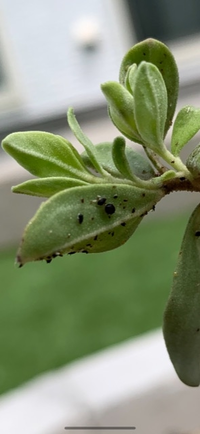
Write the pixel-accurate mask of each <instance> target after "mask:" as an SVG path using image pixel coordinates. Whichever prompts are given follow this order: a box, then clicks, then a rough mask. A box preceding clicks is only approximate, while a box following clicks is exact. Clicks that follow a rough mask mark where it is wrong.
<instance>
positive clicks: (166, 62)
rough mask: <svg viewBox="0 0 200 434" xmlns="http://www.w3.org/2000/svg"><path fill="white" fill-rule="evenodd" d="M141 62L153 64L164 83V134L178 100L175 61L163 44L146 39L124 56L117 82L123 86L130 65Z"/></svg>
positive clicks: (177, 79) (177, 77)
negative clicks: (165, 90) (165, 109)
mask: <svg viewBox="0 0 200 434" xmlns="http://www.w3.org/2000/svg"><path fill="white" fill-rule="evenodd" d="M143 60H144V61H146V62H150V63H153V65H155V66H156V67H157V68H158V69H159V71H160V73H161V74H162V77H163V79H164V82H165V86H166V89H167V99H168V108H167V117H166V123H165V134H166V133H167V131H168V129H169V128H170V126H171V123H172V119H173V116H174V112H175V109H176V103H177V98H178V90H179V76H178V69H177V65H176V61H175V59H174V57H173V55H172V53H171V51H170V50H169V48H168V47H167V46H166V45H165V44H163V43H162V42H160V41H157V40H156V39H152V38H148V39H146V40H144V41H141V42H139V43H138V44H136V45H134V46H133V47H132V48H131V49H130V50H129V51H128V52H127V53H126V54H125V56H124V58H123V60H122V63H121V67H120V75H119V81H120V83H121V84H123V85H125V83H126V79H127V73H128V71H129V68H130V67H131V65H133V64H136V65H139V64H140V63H141V62H142V61H143Z"/></svg>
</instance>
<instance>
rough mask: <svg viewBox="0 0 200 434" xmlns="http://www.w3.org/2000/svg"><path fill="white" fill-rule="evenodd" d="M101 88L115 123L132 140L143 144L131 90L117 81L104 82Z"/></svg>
mask: <svg viewBox="0 0 200 434" xmlns="http://www.w3.org/2000/svg"><path fill="white" fill-rule="evenodd" d="M101 90H102V92H103V94H104V96H105V97H106V100H107V103H108V107H109V110H108V111H109V115H110V118H111V120H112V122H113V124H114V125H115V126H116V127H117V128H118V130H119V131H120V132H121V133H123V134H124V135H125V136H126V137H128V138H129V139H130V140H133V141H134V142H137V143H140V144H142V143H143V142H142V139H141V137H140V135H139V133H138V130H137V127H136V123H135V118H134V99H133V96H132V95H131V94H130V92H128V90H127V89H125V87H124V86H122V85H121V84H119V83H117V82H115V81H108V82H106V83H104V84H102V85H101Z"/></svg>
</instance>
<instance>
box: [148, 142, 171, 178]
mask: <svg viewBox="0 0 200 434" xmlns="http://www.w3.org/2000/svg"><path fill="white" fill-rule="evenodd" d="M143 148H144V151H145V152H146V154H147V157H148V158H149V160H150V161H151V163H152V164H153V165H154V167H155V168H156V169H157V170H158V172H159V173H160V174H163V173H165V172H166V171H167V170H168V169H167V167H165V166H163V165H162V164H161V162H160V161H159V158H158V156H157V154H156V153H155V152H153V151H152V150H151V149H149V148H146V146H143Z"/></svg>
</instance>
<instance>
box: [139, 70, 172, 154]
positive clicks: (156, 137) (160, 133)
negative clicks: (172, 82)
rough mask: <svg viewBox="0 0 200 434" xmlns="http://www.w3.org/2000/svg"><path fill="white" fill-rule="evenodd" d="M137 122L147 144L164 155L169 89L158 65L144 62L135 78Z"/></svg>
mask: <svg viewBox="0 0 200 434" xmlns="http://www.w3.org/2000/svg"><path fill="white" fill-rule="evenodd" d="M134 97H135V122H136V125H137V129H138V131H139V133H140V136H141V137H142V140H143V141H144V142H145V144H146V146H147V147H149V148H150V149H152V150H153V151H155V152H157V153H158V154H159V155H161V156H162V150H163V148H164V145H163V138H164V128H165V122H166V116H167V91H166V87H165V83H164V80H163V78H162V75H161V73H160V72H159V70H158V69H157V67H156V66H154V65H152V64H151V63H148V62H142V63H141V64H140V65H139V66H138V69H137V75H136V78H135V88H134Z"/></svg>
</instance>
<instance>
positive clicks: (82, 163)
mask: <svg viewBox="0 0 200 434" xmlns="http://www.w3.org/2000/svg"><path fill="white" fill-rule="evenodd" d="M178 89H179V80H178V70H177V66H176V62H175V60H174V58H173V56H172V54H171V52H170V51H169V49H168V48H167V47H166V46H165V45H164V44H162V43H161V42H159V41H156V40H153V39H147V40H145V41H143V42H141V43H138V44H137V45H135V46H134V47H133V48H131V50H130V51H129V52H128V53H127V54H126V55H125V57H124V58H123V60H122V64H121V67H120V74H119V83H118V82H107V83H105V84H103V85H102V91H103V93H104V95H105V97H106V99H107V102H108V110H109V116H110V118H111V120H112V122H113V123H114V125H115V126H116V127H117V128H118V130H119V131H120V132H121V133H122V134H123V136H125V137H127V138H129V139H130V140H131V141H133V142H137V143H139V144H141V146H142V147H143V149H144V151H145V153H146V156H147V158H145V157H143V156H142V155H141V154H139V153H136V152H135V151H134V150H133V149H132V148H131V147H128V146H127V145H126V142H125V139H124V137H123V136H120V137H116V138H115V140H114V141H113V143H100V144H97V145H96V146H94V145H93V143H91V141H90V140H89V139H88V138H87V137H86V136H85V135H84V133H83V132H82V130H81V128H80V126H79V124H78V122H77V120H76V118H75V115H74V113H73V110H72V109H69V110H68V123H69V126H70V128H71V130H72V131H73V133H74V135H75V136H76V138H77V139H78V140H79V142H80V143H81V144H82V145H83V146H84V148H85V151H84V153H83V154H82V155H79V154H78V152H77V151H76V149H75V148H74V147H73V146H72V144H71V143H69V142H68V141H67V140H65V139H64V138H63V137H60V136H56V135H53V134H49V133H45V132H24V133H21V132H18V133H13V134H10V135H9V136H7V137H6V138H5V139H4V140H3V142H2V146H3V148H4V150H5V151H6V152H7V153H8V154H10V155H11V156H12V157H14V158H15V159H16V160H17V161H18V162H19V164H21V165H22V166H23V167H25V168H26V169H27V170H28V171H29V172H30V173H32V174H33V175H35V176H36V177H37V178H35V179H31V180H30V181H26V182H24V183H22V184H19V185H17V186H15V187H13V189H12V190H13V192H15V193H22V194H29V195H36V196H41V197H47V198H48V200H46V201H45V202H44V203H43V204H42V205H41V206H40V208H39V210H38V211H37V213H36V214H35V216H34V217H33V218H32V220H31V221H30V222H29V223H28V225H27V227H26V228H25V231H24V234H23V238H22V241H21V244H20V247H19V250H18V253H17V259H16V260H17V263H18V265H19V266H20V267H21V266H22V265H24V264H25V263H26V262H28V261H35V260H42V259H45V260H46V261H47V262H50V261H51V260H52V258H54V257H57V256H62V255H63V254H64V253H68V254H73V253H76V252H81V253H99V252H103V251H107V250H111V249H114V248H116V247H119V246H121V245H122V244H124V243H125V242H126V241H127V240H128V239H129V238H130V236H131V235H132V234H133V233H134V231H135V230H136V228H137V227H138V225H139V224H140V222H141V221H142V219H143V218H144V216H145V215H146V214H147V213H148V212H149V211H150V210H154V209H155V205H156V203H157V202H158V201H160V200H161V199H162V198H163V197H164V196H165V195H167V194H169V193H171V192H172V191H177V190H188V191H200V145H199V146H197V147H196V149H195V150H194V151H193V152H192V153H191V155H190V156H189V157H188V159H187V161H186V163H184V162H183V161H182V160H181V158H180V151H181V149H182V148H183V147H184V146H185V145H186V144H187V143H188V141H189V140H190V139H191V138H192V137H193V136H194V135H195V134H196V133H197V132H198V130H199V129H200V109H198V108H195V107H192V106H187V107H183V108H182V109H181V110H180V111H179V113H178V114H177V116H176V118H175V120H174V123H173V129H172V138H171V149H170V150H168V149H167V147H166V145H165V142H164V139H165V136H166V133H167V131H168V130H169V128H170V126H171V125H172V119H173V116H174V112H175V108H176V102H177V97H178ZM199 265H200V206H197V208H196V209H195V211H194V212H193V214H192V216H191V218H190V220H189V223H188V226H187V228H186V233H185V236H184V239H183V243H182V246H181V252H180V256H179V259H178V265H177V269H176V272H175V273H174V279H173V285H172V290H171V295H170V298H169V301H168V304H167V307H166V311H165V314H164V326H163V332H164V338H165V342H166V346H167V349H168V352H169V355H170V358H171V360H172V363H173V364H174V367H175V370H176V372H177V374H178V376H179V378H180V379H181V380H182V381H183V382H184V383H185V384H187V385H190V386H198V385H199V384H200V313H199V309H200V272H199Z"/></svg>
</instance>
